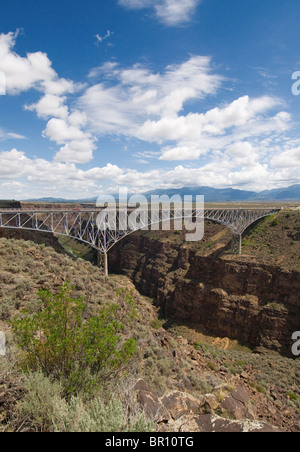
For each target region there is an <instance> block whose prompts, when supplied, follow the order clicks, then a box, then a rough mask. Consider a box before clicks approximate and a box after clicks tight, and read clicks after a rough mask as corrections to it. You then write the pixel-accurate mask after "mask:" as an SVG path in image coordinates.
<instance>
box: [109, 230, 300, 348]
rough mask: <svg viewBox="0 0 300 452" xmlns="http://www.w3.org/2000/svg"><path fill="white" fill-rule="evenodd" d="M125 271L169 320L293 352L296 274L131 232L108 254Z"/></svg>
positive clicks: (299, 305)
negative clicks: (206, 254) (207, 254)
mask: <svg viewBox="0 0 300 452" xmlns="http://www.w3.org/2000/svg"><path fill="white" fill-rule="evenodd" d="M110 267H111V271H113V272H116V273H124V274H126V275H127V276H129V277H130V278H131V279H132V280H133V281H134V283H135V284H136V287H137V289H138V290H139V291H140V292H141V293H143V294H145V295H147V296H150V297H152V298H154V299H155V300H156V303H157V305H158V306H160V307H162V308H163V309H164V312H165V316H166V317H167V318H173V319H180V320H187V321H192V322H193V323H198V324H201V325H205V327H206V329H207V330H208V331H209V332H210V333H211V334H214V335H217V336H226V337H229V338H231V339H238V340H240V341H242V342H244V343H247V344H249V345H251V346H252V347H260V346H262V347H265V348H268V349H272V350H276V351H280V352H281V353H283V354H285V355H290V353H291V336H292V334H293V332H294V331H296V330H297V329H299V324H300V297H299V291H300V274H299V272H296V271H283V270H281V269H280V268H279V267H276V266H272V265H266V264H260V263H259V262H256V261H255V259H253V258H252V259H251V258H246V257H242V258H239V257H236V258H235V257H233V256H230V255H228V256H224V257H222V258H218V257H215V256H212V255H210V256H201V255H197V253H196V252H195V251H193V250H189V249H185V248H184V247H180V246H174V245H171V244H167V243H164V242H161V241H158V240H153V239H151V238H150V237H148V236H142V235H133V236H130V237H128V238H126V239H124V240H123V241H121V242H120V243H119V244H118V245H117V246H116V247H115V248H113V249H112V251H111V253H110Z"/></svg>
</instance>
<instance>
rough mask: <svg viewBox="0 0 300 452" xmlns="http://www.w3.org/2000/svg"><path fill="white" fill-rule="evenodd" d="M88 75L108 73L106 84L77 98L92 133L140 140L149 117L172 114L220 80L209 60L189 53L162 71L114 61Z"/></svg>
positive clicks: (212, 91)
mask: <svg viewBox="0 0 300 452" xmlns="http://www.w3.org/2000/svg"><path fill="white" fill-rule="evenodd" d="M92 74H93V75H94V76H95V75H96V74H98V75H103V74H105V75H106V76H107V74H109V76H110V83H108V82H106V83H104V82H102V83H99V84H95V85H93V86H92V87H90V88H88V89H87V90H86V92H85V93H84V95H83V96H82V97H81V98H80V99H79V106H80V108H81V109H83V110H84V111H85V112H86V113H87V116H88V120H89V122H90V124H91V125H92V128H93V130H94V132H95V133H99V134H105V133H116V134H118V135H120V134H124V135H127V136H128V135H129V136H130V135H131V136H134V137H135V138H141V139H144V136H143V130H142V129H141V128H142V126H143V125H144V123H145V122H146V121H147V120H148V119H149V118H161V117H162V116H163V117H176V115H177V114H178V113H179V112H180V111H181V110H182V109H183V106H184V104H185V103H186V102H187V101H191V100H192V101H195V100H199V99H204V98H205V97H206V96H208V95H212V94H215V93H216V91H217V90H218V88H219V87H220V85H221V82H222V80H223V78H222V77H221V76H219V75H217V74H214V73H213V71H212V67H211V59H210V58H209V57H202V56H191V57H190V58H189V59H188V60H187V61H185V62H184V63H182V64H178V65H171V66H168V67H167V68H166V69H165V71H164V72H162V73H153V72H151V71H150V70H149V69H148V68H146V67H144V66H142V65H135V66H133V67H131V68H129V69H122V68H119V67H118V66H117V65H116V64H115V63H114V64H113V65H107V64H106V65H104V66H102V67H101V68H97V69H95V70H93V72H92ZM146 139H148V137H146Z"/></svg>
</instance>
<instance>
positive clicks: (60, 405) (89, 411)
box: [18, 372, 154, 432]
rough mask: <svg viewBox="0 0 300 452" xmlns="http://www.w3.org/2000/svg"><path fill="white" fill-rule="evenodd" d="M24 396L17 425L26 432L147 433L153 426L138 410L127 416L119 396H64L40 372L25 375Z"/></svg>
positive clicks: (59, 386)
mask: <svg viewBox="0 0 300 452" xmlns="http://www.w3.org/2000/svg"><path fill="white" fill-rule="evenodd" d="M23 386H24V389H25V390H26V396H25V397H24V399H23V400H22V402H21V403H20V405H19V409H18V411H19V413H18V418H19V423H20V422H21V421H22V420H23V419H26V420H27V421H26V426H25V427H26V428H27V429H29V430H31V431H32V430H34V431H40V432H47V431H55V432H129V431H130V432H150V431H153V429H154V424H153V423H152V422H150V421H149V420H147V419H146V417H145V416H144V414H143V413H142V412H141V411H140V409H138V408H137V407H136V408H135V409H134V410H133V412H131V413H129V412H128V410H127V409H126V407H125V406H123V403H122V400H121V399H120V397H119V395H118V394H115V393H112V392H111V393H103V394H101V397H100V394H99V395H97V396H96V397H95V398H93V399H87V398H86V397H85V396H83V395H78V396H72V397H71V398H70V399H66V398H65V397H64V388H63V385H62V384H61V383H60V382H58V381H52V379H51V378H49V377H46V376H45V375H44V374H43V373H41V372H33V373H30V374H28V375H27V376H25V378H24V382H23Z"/></svg>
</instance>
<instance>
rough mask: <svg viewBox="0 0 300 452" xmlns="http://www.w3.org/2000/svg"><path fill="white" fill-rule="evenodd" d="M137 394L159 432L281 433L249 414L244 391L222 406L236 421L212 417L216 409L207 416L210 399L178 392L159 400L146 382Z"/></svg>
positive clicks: (241, 389) (137, 398)
mask: <svg viewBox="0 0 300 452" xmlns="http://www.w3.org/2000/svg"><path fill="white" fill-rule="evenodd" d="M133 393H134V394H135V397H136V400H137V401H138V403H139V405H140V406H141V408H142V410H143V411H144V413H145V415H146V416H147V417H148V418H150V419H151V420H154V421H155V422H156V423H157V425H158V431H159V432H164V431H168V432H170V431H174V432H203V433H210V432H216V433H219V432H220V433H221V432H228V433H230V432H253V433H259V432H261V433H267V432H268V433H270V432H280V430H279V429H278V428H276V427H273V426H271V425H268V424H266V423H265V422H262V421H257V420H255V417H254V416H252V413H251V412H250V411H249V407H250V403H249V394H248V393H247V392H246V391H245V390H244V389H243V388H237V390H236V391H235V392H234V393H232V394H231V395H230V396H229V397H227V399H225V401H224V402H223V404H222V409H223V410H224V412H227V413H229V414H230V415H231V417H232V418H233V419H234V420H229V419H225V418H222V417H221V416H219V415H217V414H215V413H212V412H213V411H214V408H213V407H212V406H209V411H210V413H207V414H205V413H204V411H205V405H206V403H208V398H209V397H208V396H209V395H206V396H203V398H202V399H197V398H196V397H193V396H192V395H191V394H188V393H185V392H179V391H176V390H174V391H170V392H168V393H166V394H165V395H164V396H162V397H160V398H159V397H158V396H157V394H156V393H155V392H154V391H153V390H152V389H151V388H149V387H148V386H147V384H146V383H145V382H144V381H143V380H139V381H138V382H137V383H136V385H135V387H134V388H133ZM212 397H214V396H212ZM217 408H218V402H217V401H216V405H215V409H217ZM250 410H252V408H250Z"/></svg>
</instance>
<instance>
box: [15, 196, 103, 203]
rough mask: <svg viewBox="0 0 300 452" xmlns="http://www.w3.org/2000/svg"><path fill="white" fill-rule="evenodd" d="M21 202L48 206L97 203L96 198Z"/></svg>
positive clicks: (47, 199)
mask: <svg viewBox="0 0 300 452" xmlns="http://www.w3.org/2000/svg"><path fill="white" fill-rule="evenodd" d="M23 202H42V203H49V204H67V203H69V204H70V203H71V204H73V203H79V204H80V203H82V204H85V203H91V204H95V203H96V202H97V197H94V198H86V199H64V198H38V199H24V200H23Z"/></svg>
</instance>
